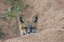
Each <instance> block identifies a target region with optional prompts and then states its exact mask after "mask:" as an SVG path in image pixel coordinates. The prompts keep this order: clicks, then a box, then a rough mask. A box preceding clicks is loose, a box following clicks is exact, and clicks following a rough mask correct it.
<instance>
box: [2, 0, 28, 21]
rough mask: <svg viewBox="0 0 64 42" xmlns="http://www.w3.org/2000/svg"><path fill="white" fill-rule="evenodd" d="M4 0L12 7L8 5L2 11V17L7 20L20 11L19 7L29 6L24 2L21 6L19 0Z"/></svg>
mask: <svg viewBox="0 0 64 42" xmlns="http://www.w3.org/2000/svg"><path fill="white" fill-rule="evenodd" d="M5 1H6V2H8V3H9V4H11V5H12V7H9V8H8V9H7V10H6V12H5V13H4V15H3V16H2V17H3V18H5V19H6V20H9V21H10V20H12V18H13V17H16V16H17V15H19V14H21V12H20V10H21V7H23V8H24V9H26V8H27V7H29V5H28V4H26V3H24V4H23V5H22V6H21V5H20V0H5Z"/></svg>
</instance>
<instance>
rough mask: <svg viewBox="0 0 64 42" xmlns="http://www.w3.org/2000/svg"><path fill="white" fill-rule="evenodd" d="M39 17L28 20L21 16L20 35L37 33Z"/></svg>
mask: <svg viewBox="0 0 64 42" xmlns="http://www.w3.org/2000/svg"><path fill="white" fill-rule="evenodd" d="M37 22H38V15H34V16H32V17H31V19H26V18H25V17H24V15H20V16H19V30H20V35H26V34H31V33H36V31H37Z"/></svg>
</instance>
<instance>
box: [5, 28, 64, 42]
mask: <svg viewBox="0 0 64 42" xmlns="http://www.w3.org/2000/svg"><path fill="white" fill-rule="evenodd" d="M5 42H64V29H46V30H44V31H42V32H41V33H36V34H29V35H25V36H22V37H19V38H13V39H8V40H6V41H5Z"/></svg>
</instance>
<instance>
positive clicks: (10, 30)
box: [0, 0, 64, 42]
mask: <svg viewBox="0 0 64 42" xmlns="http://www.w3.org/2000/svg"><path fill="white" fill-rule="evenodd" d="M23 3H28V4H29V5H30V7H28V8H27V9H22V10H21V11H22V13H23V14H24V15H25V16H26V18H30V17H31V16H32V15H34V14H38V16H39V20H38V26H37V27H38V29H37V33H36V34H30V35H26V36H22V37H21V38H19V36H20V35H19V30H17V29H18V26H17V27H16V28H15V29H14V25H15V24H16V20H15V18H13V19H12V20H11V21H10V23H8V22H7V21H6V20H3V19H2V18H0V28H1V29H2V31H3V33H4V34H5V35H3V36H2V38H3V39H5V40H6V39H7V38H11V39H8V40H6V41H5V40H0V42H4V41H5V42H13V41H14V42H64V37H63V35H64V30H62V29H64V0H21V4H23ZM10 6H11V5H10V4H8V3H6V2H5V1H4V0H0V13H2V12H5V11H6V9H7V8H9V7H10ZM1 16H2V14H0V17H1ZM49 28H50V29H52V28H53V29H52V30H50V29H49ZM59 28H60V29H59ZM58 29H59V30H60V31H59V30H58ZM38 32H41V33H38ZM14 37H18V38H14Z"/></svg>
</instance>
